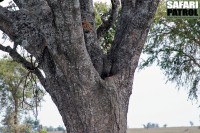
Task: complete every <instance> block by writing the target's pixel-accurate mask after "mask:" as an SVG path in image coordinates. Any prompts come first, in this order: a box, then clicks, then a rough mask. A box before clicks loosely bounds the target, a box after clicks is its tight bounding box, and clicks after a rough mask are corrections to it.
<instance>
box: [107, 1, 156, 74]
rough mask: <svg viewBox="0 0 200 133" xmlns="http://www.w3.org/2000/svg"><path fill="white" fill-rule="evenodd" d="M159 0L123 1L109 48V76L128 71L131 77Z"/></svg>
mask: <svg viewBox="0 0 200 133" xmlns="http://www.w3.org/2000/svg"><path fill="white" fill-rule="evenodd" d="M158 3H159V0H145V1H142V0H136V1H133V0H124V1H123V2H122V13H121V15H120V20H119V23H118V26H117V30H116V35H115V39H114V42H113V45H112V48H111V52H110V53H111V54H110V58H111V60H112V68H111V72H110V75H115V74H117V73H120V72H123V71H129V74H131V75H132V76H133V73H134V71H135V68H136V67H137V64H138V60H139V57H140V54H141V51H142V48H143V45H144V43H145V41H146V37H147V33H148V31H149V27H150V24H151V22H152V19H153V17H154V14H155V11H156V9H157V6H158Z"/></svg>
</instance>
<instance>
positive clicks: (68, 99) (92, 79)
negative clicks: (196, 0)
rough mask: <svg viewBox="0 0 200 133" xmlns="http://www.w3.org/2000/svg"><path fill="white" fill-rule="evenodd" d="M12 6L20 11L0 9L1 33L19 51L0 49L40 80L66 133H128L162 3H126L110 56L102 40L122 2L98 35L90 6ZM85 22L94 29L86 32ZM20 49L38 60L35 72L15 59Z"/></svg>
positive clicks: (34, 0) (60, 1) (88, 2)
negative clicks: (138, 77) (142, 62)
mask: <svg viewBox="0 0 200 133" xmlns="http://www.w3.org/2000/svg"><path fill="white" fill-rule="evenodd" d="M14 2H15V3H16V4H17V6H18V7H19V10H18V11H8V10H7V9H6V8H3V7H1V6H0V29H1V30H2V31H3V32H5V33H6V34H7V35H8V36H9V37H10V38H11V39H12V40H13V41H14V43H15V45H14V48H11V47H10V46H8V47H5V46H3V45H0V49H1V50H3V51H5V52H8V53H9V54H10V56H11V57H12V58H13V59H14V60H16V61H18V62H20V63H22V64H23V65H24V67H26V68H27V69H29V70H30V71H31V72H33V73H34V74H36V75H37V77H38V78H39V80H40V82H41V84H42V85H43V86H44V88H45V89H46V90H47V92H49V94H50V95H51V97H52V99H53V101H54V102H55V104H56V106H57V107H58V110H59V112H60V114H61V116H62V118H63V122H64V124H65V126H66V128H67V132H68V133H125V132H126V128H127V112H128V103H129V97H130V95H131V90H132V82H133V76H134V72H135V69H136V67H137V65H138V60H139V56H140V54H141V51H142V48H143V45H144V43H145V40H146V36H147V33H148V29H149V26H150V24H151V20H152V18H153V16H154V13H155V11H156V8H157V5H158V3H159V0H145V1H143V0H122V3H121V5H122V11H121V14H120V18H119V21H118V25H117V30H116V35H115V39H114V41H113V44H112V48H111V50H110V52H109V54H108V55H104V54H103V52H102V50H101V49H100V46H99V42H98V38H100V37H101V36H102V35H103V34H104V33H105V32H106V31H107V30H108V29H109V27H110V26H111V24H112V23H113V22H114V21H115V20H116V18H117V15H118V13H117V12H118V9H119V8H118V7H119V0H111V2H112V11H111V14H110V18H109V19H108V21H107V22H105V23H103V24H102V26H100V28H99V29H98V30H97V31H98V33H97V32H96V30H95V29H96V28H95V19H94V10H93V4H92V0H28V1H22V0H14ZM83 22H84V24H85V22H87V23H88V24H89V26H90V27H91V28H90V29H89V30H87V29H84V27H83V25H82V24H83ZM97 37H98V38H97ZM17 45H20V46H21V47H23V48H24V49H26V50H27V51H28V52H29V53H30V54H31V55H32V56H34V57H35V58H36V61H37V63H34V64H37V65H36V66H34V64H32V62H29V61H28V60H26V59H25V58H23V57H22V56H21V55H20V54H18V53H17V51H16V47H17ZM105 56H107V57H106V58H105ZM104 59H107V60H104ZM105 62H109V63H105ZM107 68H110V70H106V73H105V69H107ZM41 70H43V72H44V74H45V75H43V74H42V73H41Z"/></svg>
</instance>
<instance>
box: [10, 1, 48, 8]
mask: <svg viewBox="0 0 200 133" xmlns="http://www.w3.org/2000/svg"><path fill="white" fill-rule="evenodd" d="M13 1H14V2H15V4H16V5H17V6H18V7H19V9H21V8H25V9H27V10H30V9H32V8H33V7H37V6H40V7H41V5H43V3H46V1H45V0H13Z"/></svg>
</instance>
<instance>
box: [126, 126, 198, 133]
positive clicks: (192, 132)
mask: <svg viewBox="0 0 200 133" xmlns="http://www.w3.org/2000/svg"><path fill="white" fill-rule="evenodd" d="M127 133H200V128H199V127H168V128H151V129H144V128H132V129H128V131H127Z"/></svg>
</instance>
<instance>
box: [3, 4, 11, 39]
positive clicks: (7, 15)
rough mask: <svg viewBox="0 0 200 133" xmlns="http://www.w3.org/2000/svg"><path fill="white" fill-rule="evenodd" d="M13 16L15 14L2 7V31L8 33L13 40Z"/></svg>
mask: <svg viewBox="0 0 200 133" xmlns="http://www.w3.org/2000/svg"><path fill="white" fill-rule="evenodd" d="M12 15H13V13H12V12H11V11H9V10H7V9H6V8H4V7H2V6H0V30H2V31H3V32H4V33H6V34H7V35H8V36H9V37H10V38H11V39H12V38H13V35H14V33H13V29H12V22H13V21H12V19H11V18H12Z"/></svg>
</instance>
